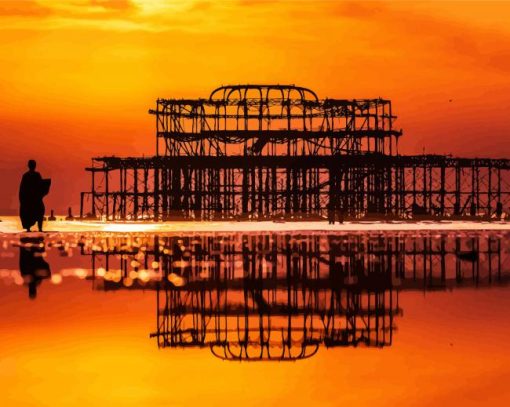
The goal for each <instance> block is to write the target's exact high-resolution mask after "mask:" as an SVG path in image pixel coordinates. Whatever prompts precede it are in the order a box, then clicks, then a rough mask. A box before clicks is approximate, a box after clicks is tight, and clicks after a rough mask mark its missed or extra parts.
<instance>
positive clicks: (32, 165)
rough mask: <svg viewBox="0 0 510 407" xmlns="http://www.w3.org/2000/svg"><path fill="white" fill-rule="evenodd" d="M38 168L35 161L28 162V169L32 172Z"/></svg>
mask: <svg viewBox="0 0 510 407" xmlns="http://www.w3.org/2000/svg"><path fill="white" fill-rule="evenodd" d="M35 166H36V162H35V160H28V169H29V170H30V171H34V170H35Z"/></svg>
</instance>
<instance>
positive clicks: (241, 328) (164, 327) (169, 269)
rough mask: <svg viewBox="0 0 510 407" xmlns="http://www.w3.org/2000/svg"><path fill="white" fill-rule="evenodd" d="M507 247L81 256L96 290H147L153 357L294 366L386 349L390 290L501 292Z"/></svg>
mask: <svg viewBox="0 0 510 407" xmlns="http://www.w3.org/2000/svg"><path fill="white" fill-rule="evenodd" d="M508 241H509V240H508V235H507V234H505V233H497V232H490V233H489V232H464V233H462V234H460V233H453V232H429V233H427V232H420V233H419V234H418V233H415V232H388V233H371V234H366V233H365V234H363V233H348V234H328V233H291V234H283V233H282V234H278V233H277V234H270V233H266V234H249V233H247V234H235V233H226V234H213V233H210V234H194V233H190V234H186V235H161V236H157V235H156V236H154V235H140V236H133V235H131V236H124V237H122V236H116V235H111V236H107V237H101V238H97V239H92V241H88V242H87V243H84V244H83V245H82V254H84V255H90V256H91V258H92V269H93V271H94V273H95V274H96V277H95V278H94V284H95V288H96V289H101V290H117V289H144V290H155V291H156V293H157V326H156V331H155V332H153V333H152V334H151V336H153V337H155V338H157V340H158V345H159V346H160V347H198V348H210V350H211V351H212V352H213V354H214V355H215V356H217V357H220V358H223V359H228V360H298V359H303V358H307V357H310V356H312V355H313V354H315V353H316V352H317V351H318V350H319V348H320V347H321V346H324V347H345V346H375V347H384V346H389V345H391V344H392V339H393V331H394V329H395V318H396V317H398V316H399V315H400V314H401V312H402V310H401V309H400V307H399V303H398V295H399V292H401V291H405V290H440V289H443V290H444V289H453V288H456V289H457V288H463V287H484V286H490V285H506V284H507V283H508V281H509V276H510V273H509V271H510V261H509V260H510V259H509V258H508ZM99 271H100V272H99ZM98 276H100V278H99V277H98ZM137 276H138V277H137Z"/></svg>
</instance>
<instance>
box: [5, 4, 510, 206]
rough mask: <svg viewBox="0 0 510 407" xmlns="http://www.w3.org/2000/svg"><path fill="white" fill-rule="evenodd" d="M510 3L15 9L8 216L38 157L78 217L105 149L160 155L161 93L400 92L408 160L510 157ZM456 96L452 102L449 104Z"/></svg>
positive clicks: (8, 29) (8, 97) (8, 12)
mask: <svg viewBox="0 0 510 407" xmlns="http://www.w3.org/2000/svg"><path fill="white" fill-rule="evenodd" d="M509 18H510V2H487V1H484V2H460V1H454V2H443V1H441V2H439V1H427V2H412V1H401V2H383V1H376V2H370V3H369V2H343V1H322V2H321V1H304V0H303V1H300V0H294V1H276V0H275V1H270V0H266V1H256V0H244V1H242V0H239V1H236V0H216V1H195V0H188V1H185V0H179V1H177V0H37V1H36V0H19V1H11V0H0V106H1V108H0V139H1V141H2V143H1V150H2V160H1V161H0V182H1V184H2V186H3V191H4V193H3V194H0V213H6V212H7V211H8V210H16V208H17V188H18V182H19V179H20V176H21V174H22V172H23V171H24V170H25V163H26V160H27V159H28V158H35V159H37V160H38V162H39V167H40V171H41V172H42V174H43V176H49V177H52V178H53V190H52V193H51V194H50V195H49V196H48V197H47V199H46V207H47V209H50V208H55V209H56V210H57V211H58V212H63V211H64V210H65V208H66V207H67V206H69V205H73V206H74V207H75V208H76V204H77V203H78V202H79V191H81V190H84V189H85V188H86V187H88V178H87V177H86V174H85V173H84V171H82V169H83V167H84V166H85V165H87V164H88V163H89V158H90V157H91V156H96V155H103V154H113V153H115V154H118V155H123V154H140V155H141V154H146V155H150V154H152V152H153V147H154V135H153V134H154V120H153V118H152V117H151V116H149V115H148V114H147V110H148V109H149V108H150V107H152V106H153V103H154V100H155V99H156V98H157V97H184V96H186V97H201V96H202V97H204V96H208V95H209V93H210V91H211V90H212V89H213V88H215V87H217V86H219V85H221V84H227V83H246V82H254V83H255V82H264V83H268V82H278V83H295V84H298V85H302V86H307V87H310V88H312V89H314V90H315V91H316V92H317V93H318V94H319V96H321V97H326V96H329V97H338V98H354V97H377V96H382V97H386V98H391V99H392V100H393V102H394V112H396V114H397V115H398V116H399V120H398V122H397V126H398V127H402V128H403V129H404V134H405V137H404V138H403V139H402V143H401V147H402V148H401V152H406V153H421V152H422V151H423V147H425V151H426V152H438V153H444V152H452V153H454V154H459V155H470V156H474V155H479V156H480V155H486V156H507V157H510V143H508V141H509V140H510V138H509V136H508V130H507V129H508V128H509V127H510V114H509V107H508V106H509V104H508V102H509V99H510V96H509V95H510V80H509V77H510V76H509V73H510V28H509V27H508V23H507V21H508V19H509ZM450 99H452V102H449V100H450Z"/></svg>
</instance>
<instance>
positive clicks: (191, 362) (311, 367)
mask: <svg viewBox="0 0 510 407" xmlns="http://www.w3.org/2000/svg"><path fill="white" fill-rule="evenodd" d="M509 238H510V235H509V234H508V233H507V232H482V231H476V232H475V231H473V232H462V233H456V232H447V231H444V232H437V231H436V232H433V231H430V232H416V231H414V232H396V231H392V232H384V233H382V232H379V233H378V232H371V233H365V232H364V233H331V232H323V233H320V232H300V233H290V232H286V233H251V232H250V233H226V232H221V233H183V232H179V233H178V234H171V233H161V234H157V235H156V234H151V233H138V234H133V233H131V234H130V233H105V232H93V233H49V234H46V235H44V236H42V235H41V236H38V235H36V234H33V235H31V237H27V235H15V234H4V235H0V320H1V324H0V383H1V386H2V398H1V399H2V403H1V404H2V405H8V406H10V405H12V406H14V405H16V406H18V405H34V406H39V405H48V406H55V405H82V404H83V405H105V404H108V405H138V406H139V405H154V406H159V405H177V406H179V405H183V406H187V405H195V404H207V405H232V404H242V405H260V404H261V403H266V404H270V405H282V404H284V403H285V404H289V405H342V404H344V403H346V402H351V403H353V404H354V405H395V404H398V405H402V404H405V405H407V404H412V405H444V404H450V405H452V403H453V404H455V405H456V404H462V405H480V404H488V405H508V403H509V402H510V388H509V386H508V384H507V380H508V379H510V367H509V366H510V350H509V348H508V340H509V338H510V318H509V317H508V311H509V310H510V296H509V293H510V291H509V289H508V287H507V284H508V281H510V280H509V278H510V256H509V253H508V252H509V249H510V240H509Z"/></svg>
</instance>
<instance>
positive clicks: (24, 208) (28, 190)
mask: <svg viewBox="0 0 510 407" xmlns="http://www.w3.org/2000/svg"><path fill="white" fill-rule="evenodd" d="M35 167H36V162H35V161H34V160H30V161H29V162H28V171H27V172H25V174H23V178H22V179H21V184H20V186H19V203H20V210H19V215H20V218H21V224H22V225H23V229H26V231H27V232H30V228H31V227H32V226H33V225H34V224H35V223H37V226H38V228H39V231H40V232H42V230H43V218H44V203H43V197H44V196H45V195H46V194H47V193H48V190H49V183H50V181H49V180H43V179H42V177H41V174H39V173H38V172H37V171H36V170H35Z"/></svg>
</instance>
